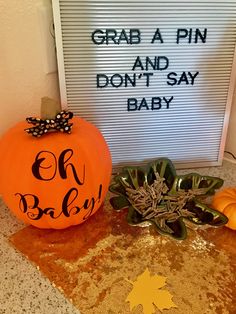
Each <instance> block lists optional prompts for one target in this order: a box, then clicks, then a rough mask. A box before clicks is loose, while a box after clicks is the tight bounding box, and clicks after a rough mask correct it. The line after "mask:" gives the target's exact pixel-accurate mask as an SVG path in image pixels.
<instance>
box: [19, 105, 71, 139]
mask: <svg viewBox="0 0 236 314" xmlns="http://www.w3.org/2000/svg"><path fill="white" fill-rule="evenodd" d="M72 117H73V113H72V112H70V111H66V110H63V111H61V112H60V113H58V114H57V115H56V116H55V119H46V120H43V119H40V118H34V117H29V118H26V121H27V122H28V123H30V124H33V125H34V126H33V127H31V128H28V129H25V131H26V132H27V133H29V134H31V135H33V136H35V137H40V136H42V135H43V134H46V133H47V132H49V131H60V132H64V133H68V134H70V133H71V128H72V125H73V123H69V120H70V119H72Z"/></svg>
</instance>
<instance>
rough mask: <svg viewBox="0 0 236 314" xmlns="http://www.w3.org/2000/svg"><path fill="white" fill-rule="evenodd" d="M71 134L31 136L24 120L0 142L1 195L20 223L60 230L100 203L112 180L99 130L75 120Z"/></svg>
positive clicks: (92, 211)
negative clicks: (25, 130) (26, 131)
mask: <svg viewBox="0 0 236 314" xmlns="http://www.w3.org/2000/svg"><path fill="white" fill-rule="evenodd" d="M71 122H72V123H73V127H72V133H71V134H69V135H68V134H65V133H62V132H52V133H48V134H45V135H43V136H42V137H40V138H35V137H32V136H30V135H29V134H27V133H25V132H24V129H25V128H27V127H28V124H27V123H26V122H20V123H18V124H17V125H15V126H14V127H13V128H11V129H10V130H8V132H6V134H4V135H3V137H2V139H1V147H0V193H1V194H2V196H3V199H4V201H5V203H6V204H7V206H8V207H9V208H10V209H11V210H12V211H13V213H14V214H15V215H16V216H17V217H18V218H19V219H21V220H23V221H24V222H25V223H27V224H28V223H29V224H32V225H34V226H36V227H39V228H54V229H63V228H67V227H69V226H71V225H77V224H80V223H82V222H84V221H85V220H87V219H88V218H89V217H90V216H91V215H93V214H94V213H95V212H96V211H97V210H98V209H99V207H100V206H101V205H102V203H103V201H104V198H105V196H106V193H107V191H108V186H109V183H110V178H111V168H112V163H111V156H110V152H109V149H108V146H107V144H106V142H105V139H104V138H103V136H102V134H101V133H100V131H99V130H98V129H97V128H96V127H95V126H94V125H92V124H91V123H89V122H87V121H85V120H83V119H81V118H78V117H74V118H73V119H72V121H71Z"/></svg>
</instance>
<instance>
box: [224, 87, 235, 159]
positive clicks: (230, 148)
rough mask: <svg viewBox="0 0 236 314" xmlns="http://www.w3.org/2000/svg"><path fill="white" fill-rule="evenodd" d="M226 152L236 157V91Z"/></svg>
mask: <svg viewBox="0 0 236 314" xmlns="http://www.w3.org/2000/svg"><path fill="white" fill-rule="evenodd" d="M225 150H227V151H230V152H231V153H233V154H234V155H236V90H235V93H234V99H233V103H232V109H231V115H230V122H229V128H228V135H227V140H226V147H225ZM227 157H229V158H230V156H229V155H227Z"/></svg>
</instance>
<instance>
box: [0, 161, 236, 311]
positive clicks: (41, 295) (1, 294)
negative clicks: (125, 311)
mask: <svg viewBox="0 0 236 314" xmlns="http://www.w3.org/2000/svg"><path fill="white" fill-rule="evenodd" d="M177 172H178V174H185V173H189V172H198V173H199V174H202V175H210V176H217V177H221V178H222V179H224V181H225V183H224V187H226V186H236V164H232V163H229V162H226V161H224V163H223V166H221V167H210V168H199V169H185V170H178V171H177ZM0 208H1V210H0V221H1V230H0V256H1V257H0V314H3V313H5V314H14V313H17V314H21V313H27V314H34V313H36V314H44V313H45V314H46V313H47V314H50V313H52V314H60V313H62V314H66V313H70V314H76V313H77V314H78V313H79V311H78V310H77V309H76V308H75V307H73V305H72V304H71V303H70V302H69V301H68V300H67V299H65V297H64V296H63V295H62V294H61V293H60V292H59V291H58V290H57V289H56V288H55V287H54V286H53V285H52V284H51V282H50V281H49V280H48V279H47V278H45V277H43V276H42V275H41V273H40V272H39V270H38V269H37V268H36V267H35V266H34V265H32V264H31V263H30V262H29V261H28V260H27V259H26V258H25V257H24V256H22V255H21V254H20V253H19V252H18V251H16V250H15V249H14V248H13V247H12V246H11V245H10V244H9V241H8V238H9V236H10V235H11V234H13V233H15V232H17V231H18V230H20V229H22V228H23V227H24V225H23V224H22V223H21V222H19V221H17V220H16V218H15V217H14V216H13V215H12V214H11V213H10V212H9V210H8V209H7V208H6V206H5V204H4V203H3V201H1V202H0ZM104 314H105V313H104Z"/></svg>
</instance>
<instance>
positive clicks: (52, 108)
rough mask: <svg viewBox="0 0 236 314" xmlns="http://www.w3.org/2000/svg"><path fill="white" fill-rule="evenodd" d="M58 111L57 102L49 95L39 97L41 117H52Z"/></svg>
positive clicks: (59, 107)
mask: <svg viewBox="0 0 236 314" xmlns="http://www.w3.org/2000/svg"><path fill="white" fill-rule="evenodd" d="M59 112H61V105H60V103H59V102H57V101H56V100H54V99H51V98H49V97H42V98H41V119H43V120H47V119H54V118H55V116H56V115H57V114H58V113H59Z"/></svg>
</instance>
